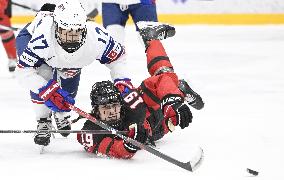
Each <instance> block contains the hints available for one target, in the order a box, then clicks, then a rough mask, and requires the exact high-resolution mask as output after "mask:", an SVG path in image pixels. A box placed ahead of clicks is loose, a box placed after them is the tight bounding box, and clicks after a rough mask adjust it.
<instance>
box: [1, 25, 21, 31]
mask: <svg viewBox="0 0 284 180" xmlns="http://www.w3.org/2000/svg"><path fill="white" fill-rule="evenodd" d="M0 29H4V30H8V31H18V30H21V28H16V27H10V26H5V25H2V24H0Z"/></svg>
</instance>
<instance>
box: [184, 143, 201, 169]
mask: <svg viewBox="0 0 284 180" xmlns="http://www.w3.org/2000/svg"><path fill="white" fill-rule="evenodd" d="M203 158H204V152H203V149H202V148H201V147H198V149H197V151H196V153H195V155H194V156H193V157H192V158H191V160H190V161H189V162H187V163H186V164H187V166H190V167H191V171H195V170H196V169H197V168H198V167H199V166H200V165H201V163H202V162H203Z"/></svg>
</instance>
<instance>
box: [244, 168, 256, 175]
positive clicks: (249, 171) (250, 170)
mask: <svg viewBox="0 0 284 180" xmlns="http://www.w3.org/2000/svg"><path fill="white" fill-rule="evenodd" d="M247 172H248V173H250V174H252V175H254V176H257V175H258V172H257V171H255V170H252V169H249V168H247Z"/></svg>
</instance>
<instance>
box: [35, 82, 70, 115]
mask: <svg viewBox="0 0 284 180" xmlns="http://www.w3.org/2000/svg"><path fill="white" fill-rule="evenodd" d="M39 97H40V98H42V99H43V100H44V104H45V105H46V106H47V107H48V108H49V109H51V110H52V111H55V112H69V111H70V109H69V108H68V107H66V105H65V102H67V103H69V104H75V100H74V99H73V98H72V97H71V96H70V95H69V93H68V92H66V91H64V90H63V89H61V88H60V85H59V83H58V82H57V81H55V80H53V79H51V80H49V81H48V83H47V85H45V86H43V87H42V88H40V89H39Z"/></svg>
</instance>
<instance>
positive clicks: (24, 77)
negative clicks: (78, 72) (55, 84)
mask: <svg viewBox="0 0 284 180" xmlns="http://www.w3.org/2000/svg"><path fill="white" fill-rule="evenodd" d="M86 26H87V37H86V40H85V43H84V44H83V45H82V46H81V47H80V48H79V49H78V50H77V51H75V52H74V53H68V52H66V51H65V50H64V49H62V47H61V46H60V45H59V44H58V43H57V40H56V38H55V34H54V33H55V25H54V23H53V15H52V13H50V12H40V13H38V15H37V16H36V18H35V19H34V21H33V22H32V23H31V24H30V25H29V26H28V27H27V28H26V30H27V31H28V32H29V34H31V36H32V38H31V39H30V41H29V43H28V44H27V46H26V48H25V49H24V51H23V53H22V54H21V55H20V56H19V61H18V68H17V70H16V77H17V79H18V80H19V82H20V84H22V85H23V86H24V87H26V88H28V89H29V90H31V91H33V92H35V93H38V89H39V88H40V87H42V86H44V85H45V84H46V83H47V81H48V80H46V79H45V78H43V77H42V76H41V75H39V74H38V72H37V68H39V67H40V66H42V65H43V64H44V65H47V66H49V67H52V68H55V69H63V68H64V69H66V68H67V69H73V70H74V69H81V68H83V67H84V66H87V65H89V64H91V63H92V62H93V61H95V60H98V61H100V63H101V64H105V65H106V66H107V67H109V69H110V70H111V75H112V78H113V79H115V78H125V77H127V75H126V73H125V65H126V63H125V60H124V59H125V58H124V54H125V49H124V47H123V46H122V45H121V44H120V43H118V42H116V41H114V39H113V38H112V37H111V36H110V35H109V33H108V32H107V30H106V29H104V28H103V27H102V26H100V25H98V24H96V23H94V22H87V24H86ZM98 68H99V67H98Z"/></svg>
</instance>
